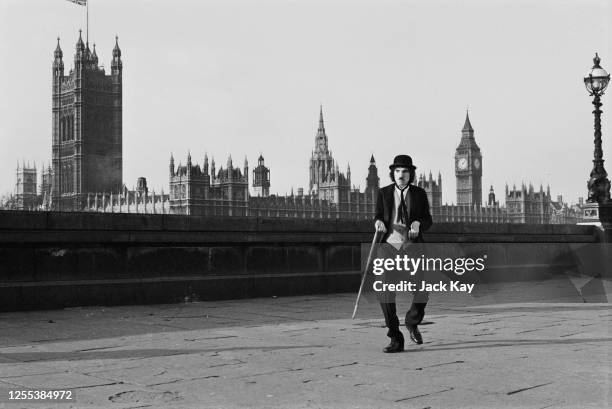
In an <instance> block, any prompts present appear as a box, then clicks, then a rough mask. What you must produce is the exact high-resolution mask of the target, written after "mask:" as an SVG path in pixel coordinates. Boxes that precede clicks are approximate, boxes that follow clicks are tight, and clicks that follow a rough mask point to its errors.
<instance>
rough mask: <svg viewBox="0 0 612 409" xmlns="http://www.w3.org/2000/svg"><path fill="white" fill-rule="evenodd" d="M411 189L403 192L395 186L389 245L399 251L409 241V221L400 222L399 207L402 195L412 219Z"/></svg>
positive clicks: (388, 238)
mask: <svg viewBox="0 0 612 409" xmlns="http://www.w3.org/2000/svg"><path fill="white" fill-rule="evenodd" d="M409 190H410V188H409V187H406V188H405V189H404V190H403V191H401V190H400V189H399V188H398V187H397V185H395V189H394V194H393V209H392V212H391V226H389V233H390V234H389V236H388V237H387V243H389V244H391V245H392V246H393V247H395V248H396V249H398V250H399V248H400V247H401V246H402V244H403V243H404V242H405V241H406V240H407V239H408V230H409V227H408V226H407V224H408V220H404V221H403V222H400V221H399V212H398V211H397V210H398V209H399V206H400V204H401V202H402V198H401V196H400V195H403V196H404V201H405V202H406V215H407V217H410V192H409Z"/></svg>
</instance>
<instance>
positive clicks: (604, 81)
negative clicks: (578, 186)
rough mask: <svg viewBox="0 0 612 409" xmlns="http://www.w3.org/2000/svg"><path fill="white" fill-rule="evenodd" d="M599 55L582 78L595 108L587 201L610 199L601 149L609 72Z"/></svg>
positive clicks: (608, 182)
mask: <svg viewBox="0 0 612 409" xmlns="http://www.w3.org/2000/svg"><path fill="white" fill-rule="evenodd" d="M599 61H600V59H599V56H598V55H597V53H595V58H593V62H594V63H595V65H593V68H592V69H591V72H589V75H588V77H585V78H584V85H585V86H586V89H587V91H588V92H589V95H590V96H592V97H594V98H593V105H594V106H595V110H594V111H593V114H595V151H594V153H593V154H594V159H593V170H592V171H591V178H590V179H589V181H588V183H587V187H588V189H589V197H588V199H587V202H590V203H599V204H603V203H607V202H609V201H610V181H609V180H608V173H607V172H606V170H605V169H604V164H603V163H604V160H603V151H602V149H601V109H599V108H600V107H601V96H602V95H603V94H604V91H605V90H606V87H607V86H608V82H610V74H608V73H607V72H606V70H604V69H603V68H601V66H600V65H599Z"/></svg>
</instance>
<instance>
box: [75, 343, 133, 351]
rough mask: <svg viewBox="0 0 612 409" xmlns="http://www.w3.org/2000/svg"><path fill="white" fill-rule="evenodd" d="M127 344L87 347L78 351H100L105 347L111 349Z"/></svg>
mask: <svg viewBox="0 0 612 409" xmlns="http://www.w3.org/2000/svg"><path fill="white" fill-rule="evenodd" d="M124 346H125V345H111V346H108V347H96V348H87V349H79V350H78V351H77V352H89V351H100V350H103V349H111V348H120V347H124Z"/></svg>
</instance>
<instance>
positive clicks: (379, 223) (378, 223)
mask: <svg viewBox="0 0 612 409" xmlns="http://www.w3.org/2000/svg"><path fill="white" fill-rule="evenodd" d="M374 230H376V231H377V232H383V233H386V232H387V228H386V227H385V223H383V221H382V220H376V223H374Z"/></svg>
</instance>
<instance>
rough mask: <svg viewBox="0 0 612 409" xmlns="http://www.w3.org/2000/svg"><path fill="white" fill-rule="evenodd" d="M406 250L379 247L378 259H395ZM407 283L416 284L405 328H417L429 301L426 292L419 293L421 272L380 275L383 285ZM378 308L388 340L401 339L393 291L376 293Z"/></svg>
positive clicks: (389, 272) (422, 276)
mask: <svg viewBox="0 0 612 409" xmlns="http://www.w3.org/2000/svg"><path fill="white" fill-rule="evenodd" d="M406 253H407V252H406V249H400V250H399V251H398V250H396V249H395V248H394V247H392V246H390V245H387V244H384V245H382V246H380V247H379V252H378V257H384V258H395V257H396V256H397V255H398V254H399V255H401V256H403V255H404V254H406ZM408 278H409V280H408V281H411V282H414V283H416V287H417V289H416V291H413V292H412V293H413V299H412V305H411V306H410V309H409V310H408V312H407V313H406V320H405V324H406V325H407V326H417V325H419V324H420V323H421V321H423V317H424V316H425V306H426V305H427V302H428V301H429V294H428V293H427V291H420V287H421V282H422V280H423V278H424V274H423V272H422V271H420V270H419V271H418V272H417V273H416V274H415V275H413V276H410V275H409V273H406V272H397V271H393V272H392V271H387V272H385V273H383V275H382V281H383V283H385V284H391V283H398V282H400V281H402V280H406V279H408ZM377 296H378V300H379V302H380V307H381V309H382V311H383V316H384V317H385V326H386V327H387V329H388V330H387V336H388V337H389V338H401V337H402V333H401V331H400V329H399V327H400V322H399V319H398V318H397V307H396V303H395V292H394V291H380V292H378V293H377Z"/></svg>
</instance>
